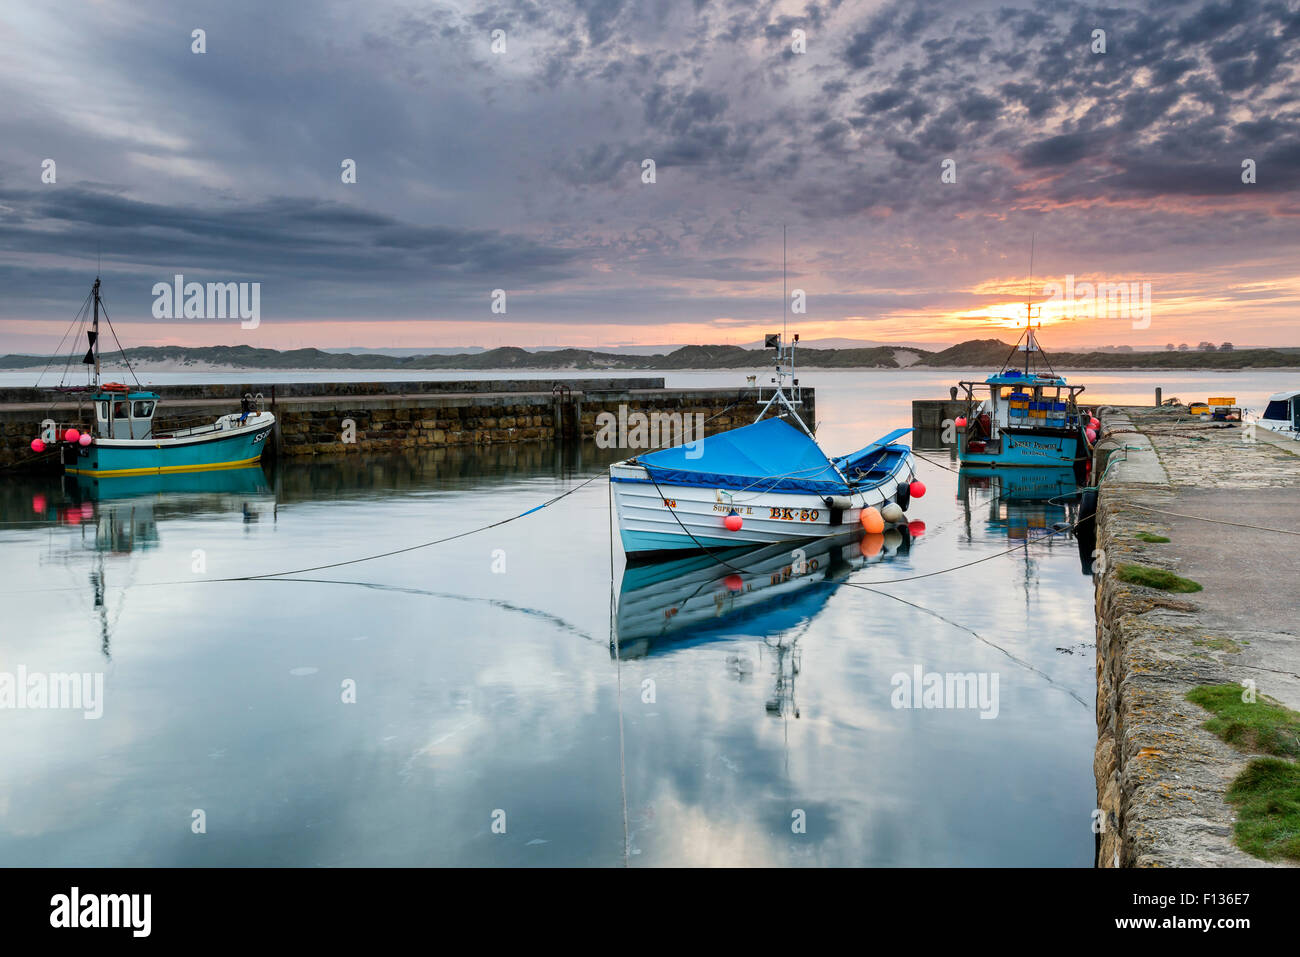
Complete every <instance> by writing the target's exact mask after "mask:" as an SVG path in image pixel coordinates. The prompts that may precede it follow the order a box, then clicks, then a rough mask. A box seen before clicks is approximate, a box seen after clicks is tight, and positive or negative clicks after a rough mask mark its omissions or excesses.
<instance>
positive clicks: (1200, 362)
mask: <svg viewBox="0 0 1300 957" xmlns="http://www.w3.org/2000/svg"><path fill="white" fill-rule="evenodd" d="M1011 347H1012V344H1011V343H1009V342H1003V341H1002V340H1000V339H971V340H969V341H967V342H963V343H960V344H959V345H955V346H952V347H950V348H947V349H944V350H942V351H939V352H928V351H925V350H922V349H918V348H915V347H912V346H908V347H906V348H903V347H899V346H870V347H861V348H844V349H815V348H800V349H799V351H798V353H797V361H798V365H799V367H800V368H822V369H897V368H902V367H905V366H909V365H914V366H924V367H947V368H953V367H963V368H974V369H994V368H998V367H1000V366H1001V364H1002V362H1003V361H1004V360H1005V359H1006V358H1007V356H1008V355H1009V354H1010V352H1011ZM104 358H105V361H106V362H109V363H111V364H113V365H117V364H120V361H121V359H120V356H119V355H118V354H116V353H114V354H111V355H110V354H108V353H106V354H105V356H104ZM126 358H127V360H128V361H130V362H131V363H132V364H133V365H135V366H138V367H140V368H141V369H146V370H147V369H153V370H155V371H157V370H159V369H160V368H164V367H165V368H167V369H168V370H169V371H184V370H185V369H194V370H196V371H201V370H204V369H207V368H218V369H221V368H228V369H284V370H289V369H385V370H388V369H392V370H397V371H401V370H406V369H409V370H412V371H419V370H432V369H449V370H451V369H464V370H482V371H493V370H500V371H508V370H511V369H536V370H547V369H556V370H563V369H572V370H583V371H591V370H598V369H610V370H647V369H666V370H671V369H762V368H764V367H766V366H768V365H769V364H770V363H771V360H772V353H771V351H770V350H764V349H745V348H742V347H740V346H721V345H702V346H682V347H681V348H678V349H674V350H672V351H671V352H668V353H665V354H655V355H635V354H628V353H612V352H595V351H592V350H590V349H548V350H546V351H538V352H532V351H529V350H527V349H520V348H517V347H513V346H507V347H502V348H498V349H487V350H483V351H476V352H471V353H456V354H452V355H444V354H437V355H429V354H424V355H410V356H408V355H381V354H377V353H361V354H355V353H338V352H326V351H324V350H321V349H290V350H287V351H280V350H277V349H255V348H253V347H252V346H204V347H200V348H186V347H183V346H141V347H138V348H134V349H128V350H126ZM1048 358H1049V360H1050V361H1051V363H1052V365H1053V366H1054V367H1055V368H1058V369H1247V368H1265V367H1274V368H1287V367H1289V368H1297V367H1300V350H1295V349H1286V350H1282V349H1238V350H1236V351H1234V352H1170V351H1160V352H1051V353H1049V354H1048ZM66 361H67V357H66V356H60V357H57V358H55V359H54V360H53V362H52V363H51V367H52V368H58V369H61V368H63V365H64V363H65V362H66ZM75 361H76V359H75V358H74V362H75ZM50 362H51V360H50V357H48V356H31V355H16V354H14V355H6V356H0V369H40V368H42V367H44V366H45V365H46V363H50Z"/></svg>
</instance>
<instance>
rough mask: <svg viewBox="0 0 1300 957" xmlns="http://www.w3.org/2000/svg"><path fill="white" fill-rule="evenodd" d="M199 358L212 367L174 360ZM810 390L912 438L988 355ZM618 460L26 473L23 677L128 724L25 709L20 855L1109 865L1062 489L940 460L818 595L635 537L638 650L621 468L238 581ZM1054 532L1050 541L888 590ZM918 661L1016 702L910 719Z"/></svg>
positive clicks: (509, 454) (451, 459)
mask: <svg viewBox="0 0 1300 957" xmlns="http://www.w3.org/2000/svg"><path fill="white" fill-rule="evenodd" d="M271 377H272V378H274V379H276V380H277V381H289V380H290V379H293V378H300V379H301V378H344V376H341V375H338V374H334V373H330V374H328V375H320V374H311V375H301V376H291V375H284V374H273V375H272V376H271ZM399 377H401V376H399V375H394V376H391V377H389V378H399ZM442 377H443V378H466V377H468V376H465V375H461V374H457V375H449V376H442ZM538 377H539V378H549V377H550V376H545V375H543V376H538ZM168 378H170V379H171V380H172V381H176V380H181V379H184V380H194V379H195V378H197V377H196V376H193V375H186V374H183V373H178V374H176V375H175V376H174V377H162V376H158V377H154V379H155V381H165V380H166V379H168ZM227 378H231V377H227ZM234 378H238V377H234ZM347 378H357V379H362V380H366V379H376V378H384V377H383V376H379V375H376V374H374V373H360V374H356V375H353V376H347ZM666 378H667V379H668V384H669V385H688V384H698V385H735V384H738V383H743V379H744V376H743V374H741V373H717V372H712V373H667V374H666ZM801 378H802V379H803V381H804V383H805V384H806V385H812V386H814V387H816V388H817V390H818V392H817V400H818V402H817V405H818V414H819V415H820V417H821V428H820V431H819V437H820V439H821V441H822V444H823V445H824V447H825V448H826V449H827V451H829V452H831V453H832V454H839V453H841V452H846V451H850V450H851V449H854V448H857V447H860V446H862V445H864V444H866V443H867V442H868V441H870V440H871V439H873V438H875V437H876V436H878V435H880V434H882V433H884V432H886V431H888V430H890V429H892V428H895V427H899V426H906V425H908V424H910V401H911V400H912V399H913V398H938V397H942V396H945V395H946V394H947V386H948V384H949V383H950V382H951V381H953V380H954V379H955V378H957V376H956V375H954V374H953V373H935V372H933V371H928V372H923V373H921V372H918V373H911V372H890V373H872V372H825V373H822V372H815V371H814V372H807V373H804V374H802V375H801ZM1071 380H1072V381H1081V382H1084V383H1087V384H1089V387H1090V388H1089V394H1095V395H1098V396H1100V397H1104V398H1106V399H1109V400H1112V401H1122V400H1125V399H1127V400H1130V401H1138V400H1141V401H1149V399H1148V396H1149V395H1150V393H1151V387H1152V386H1154V385H1156V384H1160V385H1163V386H1164V388H1165V390H1166V394H1167V395H1180V396H1182V397H1183V398H1185V399H1187V398H1205V396H1206V395H1207V394H1236V395H1238V397H1239V399H1240V401H1241V402H1242V403H1243V404H1247V405H1257V404H1262V403H1258V402H1257V399H1258V398H1262V396H1264V395H1267V394H1268V393H1269V392H1271V391H1276V390H1277V389H1281V388H1284V387H1286V386H1287V385H1288V384H1289V382H1290V381H1291V380H1293V377H1292V376H1291V375H1290V374H1286V373H1262V374H1258V375H1250V376H1249V377H1247V376H1246V375H1243V374H1236V375H1234V376H1224V375H1218V374H1195V375H1193V374H1168V375H1163V376H1162V378H1160V379H1153V378H1152V377H1151V376H1150V375H1147V374H1135V373H1123V374H1117V373H1103V374H1098V375H1095V376H1089V375H1087V374H1077V373H1076V374H1074V375H1072V376H1071ZM1242 383H1249V385H1250V388H1246V387H1245V386H1244V385H1242ZM1225 390H1226V392H1225ZM1184 393H1186V394H1184ZM1256 393H1258V394H1259V395H1258V396H1257V395H1256ZM928 454H930V455H931V456H935V455H936V453H928ZM938 455H940V456H941V455H942V453H938ZM612 457H618V456H617V455H616V454H615V453H612V452H604V451H600V450H597V449H595V448H594V447H593V446H590V445H589V446H588V447H587V448H585V449H583V450H581V451H578V450H570V451H568V452H559V451H557V450H555V449H553V448H549V447H526V446H516V447H495V448H490V449H486V450H481V451H477V452H476V451H474V450H445V451H440V452H429V453H426V454H424V455H419V456H415V455H412V456H394V457H373V458H368V459H367V460H366V461H364V462H361V461H358V460H355V459H351V460H340V461H334V462H329V463H323V464H322V463H313V464H300V463H282V464H280V465H278V466H277V467H274V468H271V467H269V466H268V467H267V468H266V469H265V470H261V469H259V470H251V471H250V470H241V471H240V472H238V473H211V474H209V475H206V476H197V477H189V481H182V482H177V483H173V484H172V485H171V486H170V487H169V488H168V489H167V490H164V491H157V490H156V489H154V490H152V491H151V490H149V489H148V488H147V487H142V488H141V490H140V491H141V492H142V494H139V495H133V496H123V497H120V498H112V499H102V498H101V499H99V500H95V499H94V498H93V497H87V496H85V495H83V494H81V493H80V492H78V491H77V490H76V489H75V488H70V487H65V486H64V484H63V482H62V481H61V480H59V479H57V478H49V479H20V480H16V479H13V478H10V477H7V478H5V479H4V480H3V482H2V483H0V523H2V524H0V580H3V582H4V586H3V588H0V591H3V593H4V597H3V607H4V615H3V620H2V621H0V673H6V672H7V673H11V674H12V673H16V671H17V669H18V668H19V667H20V666H21V667H23V668H25V669H26V671H27V672H28V673H55V672H89V673H96V672H102V673H103V676H104V677H103V689H104V690H103V716H102V717H101V718H99V719H98V720H86V719H85V718H84V717H83V716H82V714H81V713H80V712H77V711H71V710H14V709H4V710H0V725H2V726H3V732H4V733H3V734H0V767H3V768H4V771H3V772H2V773H0V863H2V864H7V865H198V864H220V865H233V864H239V865H247V864H292V865H308V866H312V865H344V864H357V865H620V864H622V863H623V862H624V859H625V839H626V847H627V848H628V850H629V852H630V853H628V854H627V861H628V863H630V864H631V865H633V866H646V865H651V866H653V865H697V864H698V865H766V864H774V865H978V864H992V865H1029V864H1045V865H1062V866H1089V865H1091V863H1092V857H1093V835H1092V832H1091V828H1090V824H1091V818H1090V815H1091V810H1092V808H1093V806H1094V804H1095V793H1094V785H1093V780H1092V750H1093V745H1094V743H1095V735H1096V729H1095V723H1094V717H1093V708H1092V702H1093V698H1094V692H1095V684H1094V647H1093V612H1092V601H1093V592H1092V584H1091V579H1090V578H1088V577H1087V576H1085V575H1084V574H1083V573H1082V570H1081V565H1080V560H1079V555H1078V552H1077V550H1076V548H1075V545H1074V543H1073V541H1072V540H1070V539H1068V538H1065V537H1058V538H1054V539H1041V536H1042V535H1043V534H1044V533H1045V531H1047V530H1049V529H1050V526H1051V524H1052V522H1054V521H1062V520H1065V518H1066V512H1065V509H1064V508H1062V507H1059V506H1057V505H1053V504H1048V503H1044V502H1042V501H1036V502H1035V501H1017V500H1015V499H1013V498H1012V496H1011V493H1010V492H1008V491H1007V490H1004V489H1002V488H1000V487H998V486H996V485H993V484H990V485H988V486H987V487H985V486H984V484H983V483H980V482H976V483H974V486H975V487H963V488H962V489H961V490H960V491H961V493H962V494H961V495H959V494H958V492H959V489H958V482H957V477H956V476H955V475H954V474H952V473H951V472H948V471H945V470H943V469H941V468H937V467H934V466H931V465H927V464H926V463H924V462H922V463H920V467H919V472H920V475H921V477H922V478H923V479H924V481H925V482H926V484H927V485H928V486H929V493H928V494H927V495H926V496H925V497H924V498H923V499H920V500H917V501H915V502H914V503H913V505H912V508H911V509H910V510H909V517H910V518H912V519H914V520H921V521H923V522H925V524H926V526H927V527H926V530H925V533H924V534H923V535H922V536H920V537H919V538H915V539H913V540H912V541H911V543H910V547H908V545H907V544H906V543H904V544H903V545H902V546H901V547H899V546H898V544H897V542H891V543H889V546H888V547H887V548H886V549H885V550H884V551H883V552H882V553H880V554H875V555H870V556H867V557H864V556H863V555H862V553H861V551H860V550H859V549H858V547H857V545H856V543H854V542H849V543H847V544H846V545H844V547H842V548H839V547H837V549H836V550H834V553H833V554H832V552H830V551H827V552H817V553H810V557H811V558H815V559H816V561H817V570H816V572H815V574H810V575H808V576H806V578H807V580H806V581H803V580H796V581H794V582H793V583H792V582H791V581H790V576H789V575H788V574H786V575H782V574H781V573H780V570H781V568H782V567H783V566H786V565H788V564H789V563H788V562H787V561H785V560H784V559H780V558H779V557H778V558H776V559H774V558H772V556H770V555H769V556H759V557H758V558H757V559H744V558H740V559H735V562H736V563H737V564H738V565H739V566H740V567H746V561H750V560H752V561H753V563H754V564H753V574H752V576H742V579H743V580H728V579H727V578H726V576H725V574H723V573H722V572H721V571H717V570H714V571H710V570H708V569H701V568H699V567H679V568H664V569H658V570H657V571H650V572H646V571H645V570H643V569H636V570H633V572H632V573H629V574H628V575H627V577H626V580H625V571H624V568H623V561H622V555H621V551H620V550H619V549H618V548H617V546H616V547H615V549H614V559H615V564H614V569H613V575H614V590H615V592H616V593H617V594H618V597H619V598H620V600H621V602H622V613H621V614H620V619H619V620H620V629H621V630H620V634H624V633H625V634H626V637H625V639H624V641H625V642H626V647H625V648H622V646H621V651H622V654H620V656H618V658H617V659H616V656H615V655H614V654H612V652H611V646H610V617H611V581H610V577H611V566H610V562H611V549H610V530H609V526H608V517H609V514H608V497H607V494H608V493H607V486H606V484H605V483H604V481H603V480H598V481H596V482H593V483H592V484H590V485H588V486H586V487H585V488H582V489H581V490H579V491H577V492H576V493H574V494H572V495H570V496H569V497H567V498H565V499H563V500H561V501H559V502H557V503H555V504H554V505H552V506H550V507H548V508H545V509H543V510H541V511H540V512H537V513H535V514H533V515H530V516H528V517H527V518H524V519H522V520H520V521H517V522H513V523H511V524H509V525H506V526H503V527H501V528H498V529H493V530H490V531H486V532H482V533H479V534H476V535H473V536H470V537H466V538H462V539H459V540H457V541H454V542H450V543H447V544H445V545H441V546H437V547H433V548H426V549H420V550H416V551H410V552H406V553H404V554H400V555H394V556H392V557H388V558H383V559H379V560H375V561H369V562H364V563H360V564H353V565H348V566H345V567H340V568H332V569H327V570H322V571H317V572H311V573H304V574H302V575H300V576H298V577H299V578H301V579H313V580H310V581H305V580H303V581H284V580H273V581H255V582H248V581H245V582H216V581H212V579H220V578H228V577H234V576H239V575H247V574H262V573H267V572H274V571H280V570H292V569H299V568H305V567H310V566H316V565H321V564H325V563H330V562H336V561H344V560H347V559H351V558H355V557H359V556H365V555H370V554H374V553H376V552H381V551H386V550H390V549H397V548H402V547H404V546H408V545H414V544H418V543H420V542H424V541H428V540H431V539H434V538H439V537H442V536H446V535H452V534H455V533H457V532H461V531H464V530H467V529H470V528H474V527H476V526H479V525H484V524H487V523H490V522H493V521H497V520H499V519H501V518H503V517H506V516H509V515H513V514H517V513H519V512H522V511H524V510H525V509H527V508H531V507H532V506H534V505H538V504H540V503H542V502H543V501H545V500H547V499H549V498H552V497H553V496H555V495H556V494H558V493H559V492H561V491H564V490H565V489H568V488H571V487H572V486H573V485H575V484H576V483H577V482H579V481H581V480H582V479H584V478H586V477H588V476H590V475H592V474H595V473H599V472H602V471H603V467H604V465H605V464H607V463H608V461H610V459H611V458H612ZM183 478H184V477H183ZM1021 491H1022V492H1023V489H1022V490H1021ZM1004 493H1005V494H1004ZM999 495H1003V496H1004V497H1003V498H998V497H997V496H999ZM1026 539H1040V540H1038V541H1035V542H1034V543H1033V544H1031V545H1030V546H1029V548H1028V550H1027V551H1026V550H1023V549H1022V550H1019V551H1017V552H1015V553H1013V554H1011V555H1008V556H1005V557H999V558H993V559H992V560H990V561H985V562H982V563H980V564H977V565H974V566H972V567H970V568H968V569H965V570H963V571H960V572H954V573H951V574H945V575H939V576H934V577H930V578H924V579H920V580H916V581H909V582H903V583H898V584H892V585H884V584H873V583H882V582H887V581H889V580H891V579H897V578H903V577H908V576H914V575H918V574H924V573H926V572H930V571H935V570H939V569H944V568H948V567H950V566H953V565H958V564H962V563H964V562H968V561H971V560H973V559H976V558H980V557H983V556H988V555H993V554H995V553H998V552H1001V551H1004V550H1006V549H1008V548H1010V547H1012V546H1015V545H1018V544H1022V543H1023V542H1024V541H1025V540H1026ZM765 563H766V564H765ZM687 564H689V563H687ZM810 564H811V562H810ZM774 570H775V571H774ZM773 574H776V576H777V577H776V578H773V577H772V576H773ZM794 577H795V578H796V579H798V578H799V576H794ZM321 579H330V581H322V580H321ZM835 581H845V582H850V583H857V584H869V585H871V586H872V587H873V588H877V589H878V590H877V591H869V590H866V589H864V588H854V587H845V586H843V585H835V584H834V582H835ZM828 582H830V583H828ZM765 583H768V584H767V585H766V587H765ZM773 583H774V584H773ZM769 596H770V597H769ZM891 596H892V597H891ZM917 606H920V607H917ZM701 608H703V609H704V613H701ZM695 616H698V617H695ZM655 621H660V622H663V621H670V622H671V625H670V626H656V625H654V624H653V622H655ZM647 622H649V623H651V624H647ZM647 629H648V630H647ZM918 666H919V667H920V668H921V669H922V670H923V671H925V672H932V671H933V672H963V673H966V672H976V673H984V674H986V675H991V674H993V673H996V674H997V675H998V689H999V696H998V702H997V716H996V718H994V719H992V720H987V719H983V718H981V717H980V713H979V711H978V710H975V709H970V708H967V709H925V708H915V709H906V708H895V707H893V705H892V704H891V693H892V692H893V685H892V684H891V678H892V676H894V675H896V674H900V673H902V674H907V675H911V674H912V673H913V671H914V669H915V668H916V667H918ZM648 682H652V684H650V683H648ZM352 683H354V687H355V703H344V701H343V700H342V698H343V697H344V696H345V695H346V694H347V688H348V687H352V686H353V685H352ZM651 690H652V691H653V694H651ZM651 699H652V700H651ZM796 714H797V716H796ZM620 715H621V725H622V732H621V752H622V753H621V755H620ZM624 795H626V818H625V814H624ZM196 810H201V811H202V812H203V818H204V820H205V824H206V832H205V833H194V829H193V826H192V824H193V821H194V819H195V811H196ZM502 812H503V813H502ZM800 812H802V816H801V815H800ZM801 818H802V820H804V821H806V826H805V831H804V832H803V833H796V832H795V830H794V829H792V822H795V821H797V820H799V819H801ZM502 820H504V824H505V832H504V833H496V832H495V831H494V821H495V822H497V824H498V827H497V830H499V829H500V822H501V821H502ZM625 820H626V832H625Z"/></svg>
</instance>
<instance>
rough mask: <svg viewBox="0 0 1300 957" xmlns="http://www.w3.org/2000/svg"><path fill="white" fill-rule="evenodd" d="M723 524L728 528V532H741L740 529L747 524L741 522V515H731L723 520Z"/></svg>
mask: <svg viewBox="0 0 1300 957" xmlns="http://www.w3.org/2000/svg"><path fill="white" fill-rule="evenodd" d="M722 524H723V525H725V526H727V530H728V531H730V532H738V531H740V527H741V526H742V525H744V524H745V523H744V521H742V520H741V517H740V516H739V515H736V514H735V513H732V514H731V515H728V516H727V517H726V518H725V519H723V522H722Z"/></svg>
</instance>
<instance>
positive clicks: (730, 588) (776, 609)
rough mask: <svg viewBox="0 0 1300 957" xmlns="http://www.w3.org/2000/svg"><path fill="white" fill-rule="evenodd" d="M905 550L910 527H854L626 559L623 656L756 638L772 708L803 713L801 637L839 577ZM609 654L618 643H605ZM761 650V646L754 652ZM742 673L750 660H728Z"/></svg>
mask: <svg viewBox="0 0 1300 957" xmlns="http://www.w3.org/2000/svg"><path fill="white" fill-rule="evenodd" d="M909 547H910V536H909V535H908V532H907V530H906V526H902V527H900V528H897V529H891V530H889V531H887V532H885V533H884V534H875V535H864V534H863V532H862V530H861V529H860V528H859V529H857V530H856V531H854V532H845V533H843V534H840V535H835V536H831V537H827V538H821V539H815V540H809V541H804V542H784V543H779V544H772V545H750V546H742V547H737V548H728V549H717V550H714V551H713V552H712V554H711V555H709V554H705V555H700V554H696V555H692V556H690V557H687V558H678V559H673V560H670V561H663V562H657V563H653V564H642V565H630V566H628V568H627V569H626V570H625V571H624V573H623V582H622V587H621V589H620V593H619V601H618V615H617V628H618V649H617V653H618V654H621V655H622V657H624V658H641V657H645V656H648V655H654V654H662V653H665V652H670V651H675V650H681V649H683V648H688V647H690V646H692V645H696V644H703V643H707V642H711V641H717V640H722V639H730V638H735V637H736V636H737V633H738V630H743V633H745V634H750V635H758V636H761V638H762V641H763V645H764V646H765V647H766V648H768V649H770V650H771V652H772V653H773V655H774V657H775V667H774V669H773V671H774V674H775V680H776V689H775V692H774V694H773V696H772V697H771V698H770V699H769V700H768V702H767V711H768V713H769V714H772V715H777V716H784V715H786V714H792V715H793V716H794V717H796V718H797V717H799V711H798V708H797V706H796V705H795V704H794V681H795V678H796V677H797V675H798V673H799V651H798V648H797V647H796V645H797V642H798V640H799V638H800V637H801V636H802V635H803V633H804V632H805V631H806V630H807V627H808V626H809V625H810V624H811V623H812V620H813V619H814V618H816V617H817V615H818V614H819V613H820V612H821V610H822V609H823V608H824V607H825V605H826V603H827V602H828V601H829V600H830V597H831V595H832V594H834V592H835V590H836V589H835V586H834V583H835V582H840V581H844V580H845V579H846V578H848V577H849V575H850V574H852V573H853V572H854V571H855V570H857V569H859V568H862V567H863V566H864V565H868V564H871V563H875V562H888V561H890V560H892V559H893V558H894V557H895V556H897V555H899V554H905V553H906V552H907V550H908V548H909ZM610 652H611V654H614V653H615V649H614V648H613V647H612V646H611V649H610ZM760 653H761V649H760ZM728 664H730V665H731V666H732V667H733V668H734V669H735V670H736V671H737V675H738V677H740V678H742V680H743V679H745V678H747V677H748V675H747V669H748V668H749V667H750V666H749V664H748V661H747V660H746V659H744V658H742V657H740V656H733V657H732V658H730V659H728Z"/></svg>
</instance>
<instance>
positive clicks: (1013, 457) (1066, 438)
mask: <svg viewBox="0 0 1300 957" xmlns="http://www.w3.org/2000/svg"><path fill="white" fill-rule="evenodd" d="M1000 441H1001V447H1000V448H999V449H998V450H997V451H995V452H994V451H988V452H972V451H971V450H970V449H969V448H967V442H966V435H965V433H964V432H960V431H959V432H958V434H957V458H958V459H960V460H961V462H962V464H963V465H982V466H989V467H1002V466H1006V467H1011V468H1026V467H1028V468H1054V469H1056V468H1073V467H1074V464H1075V461H1076V460H1077V459H1078V458H1079V456H1080V449H1079V441H1080V439H1079V436H1078V435H1077V434H1075V433H1072V432H1071V433H1055V434H1053V433H1047V432H1032V433H1021V432H1013V431H1004V432H1003V433H1002V434H1001V437H1000Z"/></svg>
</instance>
